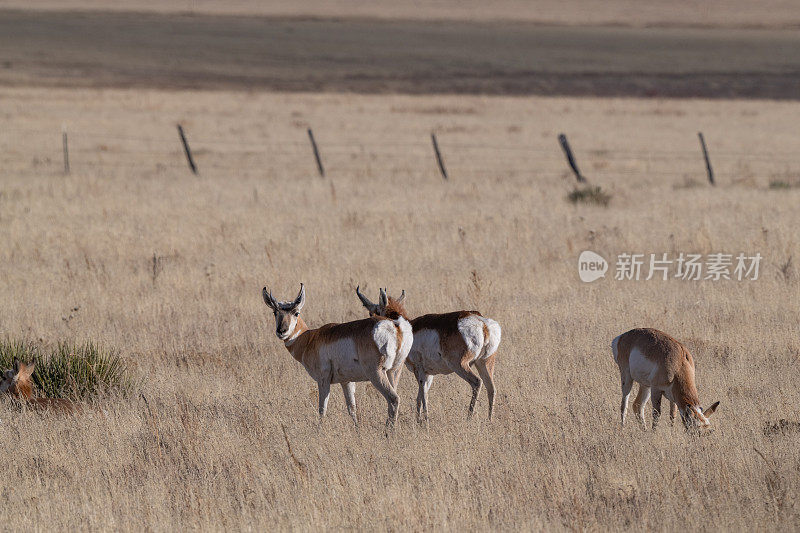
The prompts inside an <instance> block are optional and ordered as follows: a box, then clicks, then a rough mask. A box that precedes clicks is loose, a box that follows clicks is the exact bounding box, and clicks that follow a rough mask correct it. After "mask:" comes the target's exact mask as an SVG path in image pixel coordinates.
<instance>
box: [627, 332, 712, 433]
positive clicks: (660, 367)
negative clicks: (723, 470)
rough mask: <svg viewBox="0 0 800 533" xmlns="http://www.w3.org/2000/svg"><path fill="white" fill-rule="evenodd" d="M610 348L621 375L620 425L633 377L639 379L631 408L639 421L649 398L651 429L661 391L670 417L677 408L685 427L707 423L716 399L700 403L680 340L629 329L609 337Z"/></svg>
mask: <svg viewBox="0 0 800 533" xmlns="http://www.w3.org/2000/svg"><path fill="white" fill-rule="evenodd" d="M611 351H612V352H613V353H614V361H616V363H617V365H619V373H620V377H621V379H622V405H621V406H620V413H621V416H622V424H623V425H624V424H625V414H626V412H627V410H628V397H629V396H630V394H631V388H632V387H633V382H634V381H636V382H637V383H639V394H637V395H636V400H634V402H633V410H634V412H635V413H636V417H637V418H638V419H639V420H640V421H641V422H642V424H644V407H645V404H647V400H648V399H651V400H652V402H653V429H655V428H656V425H657V424H658V418H659V417H660V416H661V396H662V395H663V396H666V397H667V399H668V400H669V401H670V403H671V409H670V418H671V419H673V420H674V418H675V414H676V413H675V411H680V413H681V420H682V421H683V425H684V426H685V427H686V429H692V428H698V427H708V426H709V425H710V423H709V421H708V417H709V416H711V414H712V413H713V412H714V411H716V409H717V407H718V406H719V402H716V403H714V404H713V405H711V406H710V407H708V408H707V409H702V408H701V407H700V398H699V397H698V395H697V388H696V387H695V383H694V358H693V357H692V354H691V353H689V350H687V349H686V348H685V347H684V346H683V345H682V344H681V343H680V342H678V341H677V340H675V339H673V338H672V337H670V336H669V335H667V334H666V333H664V332H662V331H658V330H657V329H650V328H641V329H632V330H630V331H628V332H627V333H623V334H622V335H619V336H618V337H615V338H614V340H613V341H611ZM651 394H652V398H651ZM645 427H646V426H645Z"/></svg>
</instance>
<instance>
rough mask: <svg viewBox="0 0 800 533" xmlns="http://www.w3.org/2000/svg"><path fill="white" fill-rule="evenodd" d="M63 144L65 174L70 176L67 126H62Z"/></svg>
mask: <svg viewBox="0 0 800 533" xmlns="http://www.w3.org/2000/svg"><path fill="white" fill-rule="evenodd" d="M61 143H62V146H63V147H64V174H69V145H68V143H67V127H66V126H61Z"/></svg>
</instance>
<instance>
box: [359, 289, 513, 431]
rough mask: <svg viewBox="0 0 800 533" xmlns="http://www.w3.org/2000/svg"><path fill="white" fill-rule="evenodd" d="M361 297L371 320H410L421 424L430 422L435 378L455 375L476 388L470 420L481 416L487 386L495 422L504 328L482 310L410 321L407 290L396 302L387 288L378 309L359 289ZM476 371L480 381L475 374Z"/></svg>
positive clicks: (411, 360) (410, 359)
mask: <svg viewBox="0 0 800 533" xmlns="http://www.w3.org/2000/svg"><path fill="white" fill-rule="evenodd" d="M356 295H357V296H358V298H359V300H361V304H362V305H363V306H364V307H365V308H366V309H367V311H369V314H370V316H371V317H375V316H381V317H388V318H392V319H398V318H406V319H407V320H408V321H409V322H410V323H411V327H412V328H413V329H414V343H413V345H412V347H411V352H410V353H409V355H408V359H406V365H407V366H408V368H409V369H410V370H411V372H412V373H413V374H414V376H415V377H416V379H417V383H418V385H419V390H418V392H417V418H418V420H427V419H428V391H429V390H430V388H431V384H432V383H433V377H434V376H435V375H437V374H451V373H455V374H456V375H458V376H459V377H460V378H462V379H463V380H464V381H466V382H467V383H469V385H470V387H471V388H472V399H471V400H470V403H469V411H468V416H472V414H473V413H474V412H475V402H476V401H477V399H478V393H479V392H480V388H481V383H484V384H486V392H487V394H488V396H489V419H490V420H491V418H492V412H493V409H494V398H495V385H494V365H495V361H496V358H497V347H498V346H499V345H500V337H501V333H502V332H501V329H500V324H498V323H497V322H496V321H494V320H492V319H491V318H486V317H484V316H482V315H481V314H480V313H479V312H478V311H456V312H453V313H444V314H429V315H422V316H420V317H417V318H412V319H409V318H408V315H407V313H406V310H405V307H404V306H403V301H404V300H405V295H406V293H405V291H403V292H402V294H401V295H400V297H399V298H397V299H394V298H392V297H389V296H387V294H386V291H385V290H384V289H381V290H380V294H379V298H378V303H377V304H374V303H372V302H371V301H370V300H369V299H368V298H367V297H366V296H364V294H362V293H361V290H360V287H356ZM473 366H474V367H475V368H476V369H477V370H478V374H479V376H480V377H479V376H477V375H475V373H474V372H473V371H472V367H473Z"/></svg>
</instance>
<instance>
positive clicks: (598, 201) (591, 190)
mask: <svg viewBox="0 0 800 533" xmlns="http://www.w3.org/2000/svg"><path fill="white" fill-rule="evenodd" d="M567 200H569V201H570V202H572V203H573V204H577V203H583V204H595V205H601V206H603V207H608V203H609V202H610V201H611V195H610V194H608V193H607V192H605V191H604V190H603V189H601V188H600V187H599V186H593V185H585V186H583V187H578V188H575V189H574V190H573V191H572V192H571V193H569V195H567Z"/></svg>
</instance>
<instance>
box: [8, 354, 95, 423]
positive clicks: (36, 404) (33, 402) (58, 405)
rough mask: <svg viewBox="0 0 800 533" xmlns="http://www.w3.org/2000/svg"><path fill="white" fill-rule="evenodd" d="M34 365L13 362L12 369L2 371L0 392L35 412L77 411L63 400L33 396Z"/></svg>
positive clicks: (69, 402)
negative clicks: (35, 410)
mask: <svg viewBox="0 0 800 533" xmlns="http://www.w3.org/2000/svg"><path fill="white" fill-rule="evenodd" d="M35 370H36V363H35V362H33V363H22V362H20V361H18V360H16V359H15V360H14V368H13V369H7V370H5V371H3V380H2V381H0V392H5V393H6V394H9V395H10V396H12V397H14V398H16V399H18V400H19V401H20V402H22V404H23V405H25V406H26V407H30V408H33V409H37V410H53V411H59V412H62V413H74V412H76V411H79V410H80V409H79V406H78V405H77V404H76V403H75V402H73V401H71V400H67V399H64V398H38V397H36V396H35V394H34V392H35V386H34V383H33V372H34V371H35Z"/></svg>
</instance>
